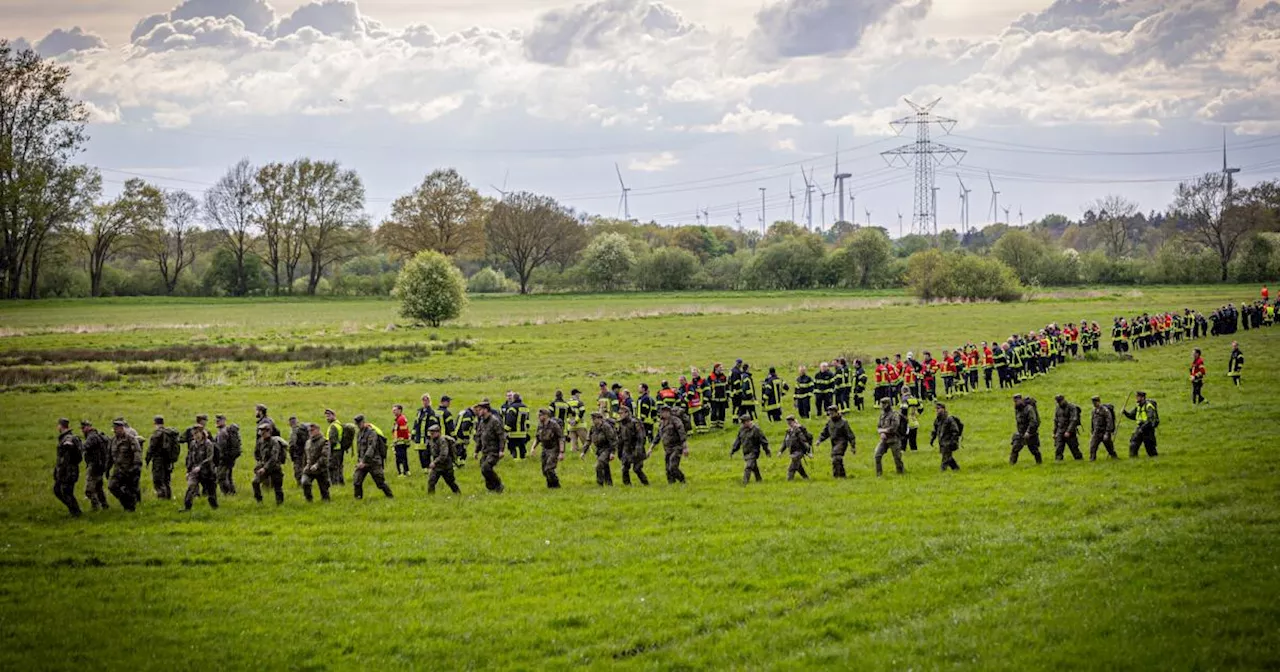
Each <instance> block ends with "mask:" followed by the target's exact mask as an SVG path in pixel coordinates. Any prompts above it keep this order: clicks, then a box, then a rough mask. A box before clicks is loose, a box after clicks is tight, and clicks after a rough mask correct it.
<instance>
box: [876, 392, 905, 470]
mask: <svg viewBox="0 0 1280 672" xmlns="http://www.w3.org/2000/svg"><path fill="white" fill-rule="evenodd" d="M904 424H905V423H904V422H903V420H902V414H900V413H899V412H898V411H897V410H896V409H894V407H893V398H892V396H887V397H882V398H881V399H880V419H879V420H878V421H877V422H876V431H877V432H879V433H880V444H879V445H877V446H876V453H875V461H876V476H877V477H879V476H883V475H884V471H883V468H882V467H881V460H882V459H883V458H884V454H885V453H892V454H893V466H894V468H895V469H897V470H898V473H899V474H903V473H905V472H906V468H905V467H904V466H903V465H902V437H903V436H905V428H904V427H903V425H904Z"/></svg>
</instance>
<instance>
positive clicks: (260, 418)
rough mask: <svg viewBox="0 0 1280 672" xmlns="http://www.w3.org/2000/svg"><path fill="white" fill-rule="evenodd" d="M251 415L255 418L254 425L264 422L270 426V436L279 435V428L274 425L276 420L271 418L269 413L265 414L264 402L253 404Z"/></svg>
mask: <svg viewBox="0 0 1280 672" xmlns="http://www.w3.org/2000/svg"><path fill="white" fill-rule="evenodd" d="M253 417H254V419H255V423H254V424H255V425H261V424H263V423H266V424H267V425H270V426H271V436H280V428H279V427H276V421H275V420H272V419H271V416H270V415H267V406H266V404H257V405H255V406H254V407H253Z"/></svg>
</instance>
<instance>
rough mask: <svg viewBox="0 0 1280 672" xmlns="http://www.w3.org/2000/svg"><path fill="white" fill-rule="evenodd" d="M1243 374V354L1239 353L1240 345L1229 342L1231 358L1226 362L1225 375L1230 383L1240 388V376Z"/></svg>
mask: <svg viewBox="0 0 1280 672" xmlns="http://www.w3.org/2000/svg"><path fill="white" fill-rule="evenodd" d="M1242 373H1244V353H1243V352H1240V344H1239V343H1238V342H1236V341H1232V342H1231V357H1230V358H1229V359H1228V360H1227V375H1228V376H1231V382H1233V383H1235V385H1236V387H1240V375H1241V374H1242Z"/></svg>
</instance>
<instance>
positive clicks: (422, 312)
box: [394, 250, 467, 327]
mask: <svg viewBox="0 0 1280 672" xmlns="http://www.w3.org/2000/svg"><path fill="white" fill-rule="evenodd" d="M394 294H395V296H396V297H397V298H399V299H400V315H401V316H402V317H405V318H408V319H411V320H414V321H417V322H425V323H426V324H428V325H430V326H433V327H438V326H440V324H441V323H442V322H446V321H448V320H452V319H454V318H456V317H458V316H459V315H461V314H462V309H463V308H466V306H467V283H466V280H464V279H463V278H462V271H460V270H458V267H457V266H454V265H453V262H452V261H449V258H448V257H446V256H444V255H443V254H441V253H439V252H435V251H433V250H428V251H425V252H419V253H418V255H417V256H415V257H414V258H413V259H411V260H410V261H409V263H407V264H405V265H404V268H402V269H400V275H399V276H398V277H396V288H395V291H394Z"/></svg>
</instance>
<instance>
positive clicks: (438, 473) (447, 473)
mask: <svg viewBox="0 0 1280 672" xmlns="http://www.w3.org/2000/svg"><path fill="white" fill-rule="evenodd" d="M442 478H443V479H444V484H445V485H447V486H449V489H450V490H452V491H453V494H455V495H457V494H460V493H461V492H462V490H460V489H459V488H458V479H456V478H454V477H453V468H452V467H450V468H449V469H432V470H431V473H430V475H428V476H427V494H428V495H434V494H435V492H436V482H437V481H439V480H440V479H442Z"/></svg>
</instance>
